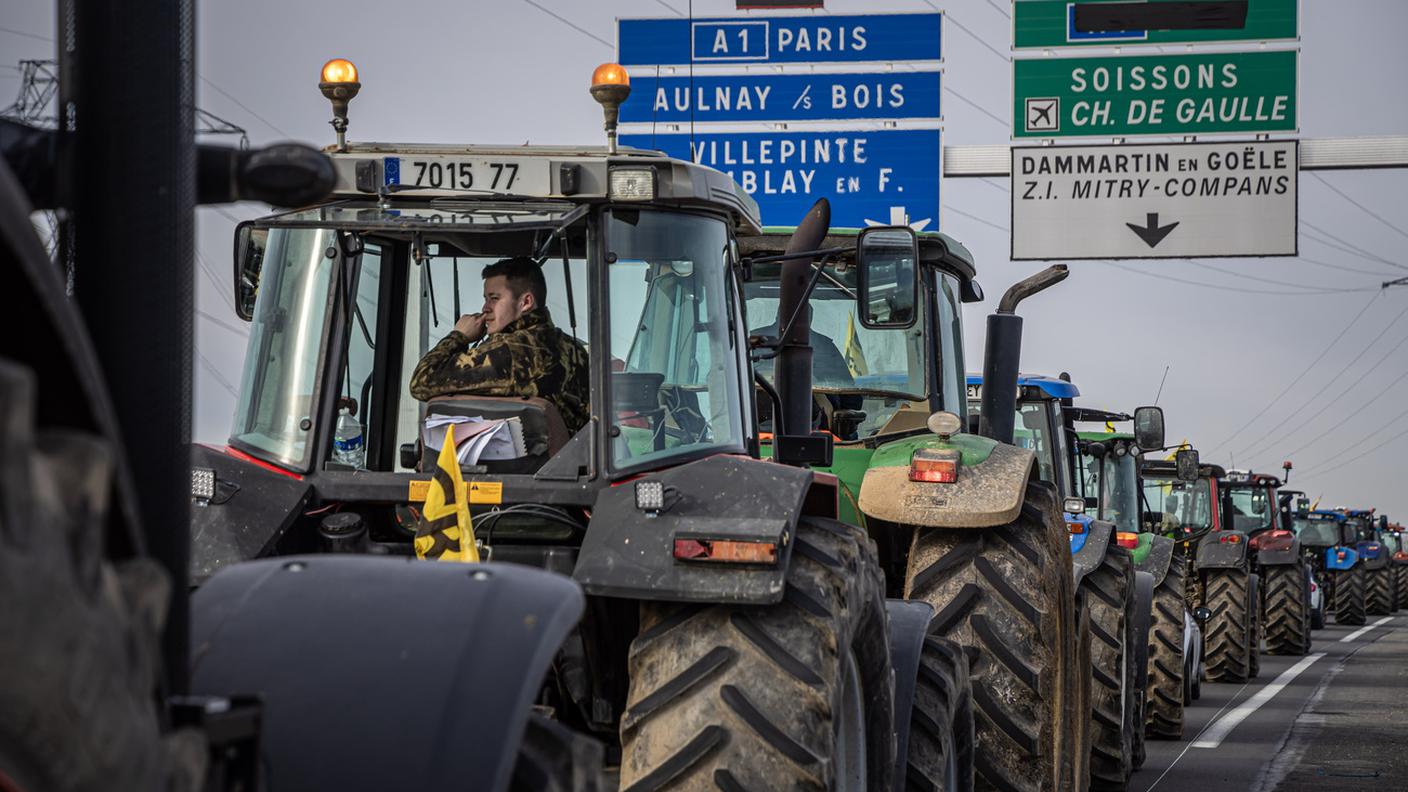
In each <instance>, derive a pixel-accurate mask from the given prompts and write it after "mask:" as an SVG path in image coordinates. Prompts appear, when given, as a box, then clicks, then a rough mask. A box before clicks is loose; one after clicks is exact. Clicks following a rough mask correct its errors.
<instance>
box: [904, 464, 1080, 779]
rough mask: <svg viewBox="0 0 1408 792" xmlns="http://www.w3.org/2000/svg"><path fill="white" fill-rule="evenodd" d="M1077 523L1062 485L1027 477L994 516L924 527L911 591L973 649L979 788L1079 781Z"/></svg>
mask: <svg viewBox="0 0 1408 792" xmlns="http://www.w3.org/2000/svg"><path fill="white" fill-rule="evenodd" d="M1068 536H1069V533H1068V532H1067V529H1066V526H1065V523H1064V521H1062V519H1061V517H1060V505H1059V504H1058V502H1057V499H1056V493H1055V490H1054V489H1053V488H1051V487H1049V486H1047V485H1043V484H1040V483H1033V484H1030V485H1028V487H1027V492H1026V500H1025V502H1024V503H1023V505H1022V511H1021V514H1020V515H1019V516H1018V517H1017V519H1016V520H1015V521H1013V522H1012V523H1010V524H1008V525H1005V526H1001V527H996V528H977V529H974V528H959V529H935V528H922V529H919V530H917V531H915V535H914V540H913V543H912V545H911V548H910V554H909V561H908V569H907V570H906V574H905V596H906V598H909V599H922V600H924V601H926V602H928V603H929V604H931V605H932V606H933V607H934V611H935V616H934V620H933V632H934V633H935V634H937V635H941V636H943V637H946V638H949V639H950V640H953V641H956V642H957V643H958V644H959V645H961V646H964V647H965V648H967V649H968V651H969V652H971V653H972V657H973V662H972V664H971V674H972V685H973V700H974V703H975V704H976V707H975V715H976V717H975V726H976V733H977V752H976V766H977V773H978V785H979V788H984V789H987V788H996V789H1004V790H1022V791H1023V792H1036V791H1037V790H1066V789H1075V788H1077V787H1078V786H1080V784H1081V781H1080V779H1079V776H1080V774H1081V767H1082V765H1083V764H1084V763H1083V761H1081V760H1080V759H1074V758H1072V757H1073V754H1071V751H1072V750H1073V749H1075V748H1076V747H1077V746H1080V745H1083V743H1084V739H1083V737H1082V736H1081V735H1079V734H1078V731H1079V729H1083V728H1084V722H1085V718H1086V713H1087V712H1088V711H1089V710H1088V707H1086V706H1084V702H1082V701H1080V698H1081V693H1080V689H1079V688H1080V685H1079V673H1078V672H1077V670H1076V669H1075V668H1074V667H1073V666H1074V662H1075V659H1076V655H1077V653H1078V651H1079V636H1078V635H1077V633H1076V631H1075V621H1076V619H1077V618H1079V612H1078V611H1077V609H1076V607H1074V604H1075V593H1074V583H1073V580H1072V574H1071V561H1070V547H1069V539H1068Z"/></svg>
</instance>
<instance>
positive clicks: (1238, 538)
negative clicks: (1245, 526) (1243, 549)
mask: <svg viewBox="0 0 1408 792" xmlns="http://www.w3.org/2000/svg"><path fill="white" fill-rule="evenodd" d="M1217 541H1218V542H1220V543H1221V544H1241V543H1242V535H1241V534H1235V533H1230V534H1226V535H1224V536H1219V537H1218V538H1217Z"/></svg>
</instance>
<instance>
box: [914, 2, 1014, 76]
mask: <svg viewBox="0 0 1408 792" xmlns="http://www.w3.org/2000/svg"><path fill="white" fill-rule="evenodd" d="M924 3H925V4H926V5H928V6H929V7H930V8H932V9H934V10H935V11H938V10H939V7H938V6H936V5H934V4H933V3H931V2H929V0H924ZM944 17H945V18H946V19H947V21H948V23H949V24H951V25H953V26H954V27H956V28H958V29H959V30H961V31H963V32H964V33H967V34H968V37H969V38H971V39H973V40H974V41H976V42H978V43H979V44H982V45H983V46H984V47H986V48H987V50H988V52H991V53H992V54H994V55H996V56H997V57H999V58H1002V59H1003V60H1004V61H1007V62H1008V63H1011V62H1012V56H1011V55H1008V54H1007V53H1005V52H1001V51H999V50H998V49H997V48H996V47H994V46H993V45H991V44H989V43H987V42H986V41H984V40H983V37H982V36H979V35H978V34H977V33H974V32H973V31H971V30H969V29H968V27H967V26H966V25H964V24H963V23H962V22H959V21H958V20H957V19H954V18H953V12H952V11H949V12H946V13H945V14H944Z"/></svg>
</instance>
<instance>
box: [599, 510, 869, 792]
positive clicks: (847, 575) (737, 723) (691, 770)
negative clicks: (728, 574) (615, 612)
mask: <svg viewBox="0 0 1408 792" xmlns="http://www.w3.org/2000/svg"><path fill="white" fill-rule="evenodd" d="M793 541H794V546H793V548H792V561H791V564H790V566H789V568H788V570H787V582H786V590H785V593H784V596H783V600H782V602H779V603H778V604H776V605H767V606H761V605H752V606H750V605H680V604H674V603H658V602H646V603H642V605H641V625H640V633H639V634H638V635H637V636H636V639H635V640H634V641H632V643H631V647H630V653H629V660H628V664H629V671H630V690H629V692H628V694H627V702H626V709H625V712H624V713H622V716H621V743H622V753H621V789H622V790H623V792H624V791H626V790H636V791H637V792H641V791H643V790H655V789H662V788H666V787H668V788H669V789H671V790H694V789H701V790H702V789H710V790H712V789H723V790H733V789H808V790H829V789H832V788H833V787H834V786H836V785H837V784H838V783H839V780H838V778H837V776H838V775H839V774H840V773H841V768H842V766H843V765H844V764H845V762H846V757H847V755H848V752H847V751H845V750H844V746H841V745H838V744H837V743H838V738H837V734H836V729H837V727H838V723H839V722H840V720H841V719H842V718H843V713H844V712H845V711H846V710H845V707H846V705H847V699H848V695H847V692H848V690H850V689H851V688H852V687H853V686H852V685H849V684H847V680H848V678H851V677H850V671H849V669H851V668H854V671H855V674H856V675H857V676H858V678H859V688H860V690H859V693H860V699H859V700H860V702H863V704H864V707H863V710H864V711H863V713H861V718H860V720H861V721H863V727H864V735H862V739H863V741H864V742H865V749H866V762H865V767H866V770H867V778H868V784H869V785H870V786H871V787H872V788H876V789H880V788H888V786H889V784H890V783H891V781H890V779H891V778H892V776H893V773H894V754H895V742H894V716H893V712H894V710H893V705H894V702H893V698H894V672H893V671H892V669H891V667H890V650H889V642H888V635H887V630H888V627H887V625H888V622H887V616H886V613H885V586H884V579H883V577H882V573H881V571H880V567H879V565H878V562H877V561H876V554H875V543H874V542H872V541H871V540H870V539H869V537H867V536H866V535H865V534H864V533H862V532H861V531H860V530H859V529H857V528H854V527H852V526H848V525H845V524H844V523H840V522H836V521H835V520H826V519H820V518H803V519H802V520H801V521H800V522H799V524H798V526H797V532H796V537H795V538H794V540H793ZM852 663H853V664H854V665H852Z"/></svg>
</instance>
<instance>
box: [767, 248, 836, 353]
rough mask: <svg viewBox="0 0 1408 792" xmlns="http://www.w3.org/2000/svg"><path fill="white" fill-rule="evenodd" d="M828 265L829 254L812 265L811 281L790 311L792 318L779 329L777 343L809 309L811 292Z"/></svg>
mask: <svg viewBox="0 0 1408 792" xmlns="http://www.w3.org/2000/svg"><path fill="white" fill-rule="evenodd" d="M830 263H831V254H827V255H826V256H825V257H823V258H822V259H821V261H818V262H817V263H816V264H814V265H812V269H813V271H812V279H811V280H809V281H807V288H806V291H804V292H802V299H801V300H800V301H798V303H797V308H796V309H795V310H793V311H792V316H791V317H789V318H788V319H787V326H786V327H784V328H780V329H779V331H778V334H777V337H778V340H779V343H780V342H781V339H784V338H786V337H788V336H789V335H791V334H792V328H793V326H795V325H796V324H797V319H798V317H800V316H801V315H802V310H803V309H805V308H809V307H811V299H812V292H814V291H816V285H817V283H819V282H820V281H821V276H822V274H823V273H825V272H826V265H827V264H830ZM807 342H808V343H810V342H811V339H810V338H809V339H807Z"/></svg>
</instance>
